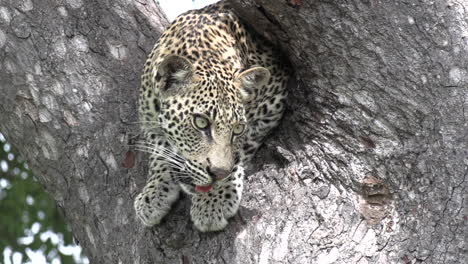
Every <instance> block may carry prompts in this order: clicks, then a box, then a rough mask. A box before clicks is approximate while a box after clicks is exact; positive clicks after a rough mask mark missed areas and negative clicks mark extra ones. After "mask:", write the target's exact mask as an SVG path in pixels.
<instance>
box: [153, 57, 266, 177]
mask: <svg viewBox="0 0 468 264" xmlns="http://www.w3.org/2000/svg"><path fill="white" fill-rule="evenodd" d="M233 75H234V76H233ZM269 78H270V73H269V71H268V70H267V69H265V68H263V67H253V68H251V69H248V70H245V71H243V72H241V73H238V74H224V73H223V72H220V71H219V70H218V71H213V69H200V68H197V69H194V67H193V65H192V64H191V63H190V62H189V61H188V60H187V59H185V58H184V57H181V56H176V55H172V56H169V57H167V58H165V59H164V60H163V61H162V62H161V63H160V64H159V66H158V68H157V71H156V72H155V73H154V80H155V85H157V87H158V88H159V89H156V90H158V91H159V95H158V98H159V102H158V103H157V107H158V108H159V109H158V110H159V111H158V112H159V114H158V121H159V125H160V127H161V128H162V131H163V132H164V135H165V137H166V138H167V139H168V140H169V141H170V143H171V145H173V146H175V147H176V148H177V150H178V152H179V153H180V155H181V156H183V158H184V159H185V168H184V171H183V172H181V173H182V174H183V175H185V176H188V177H189V179H190V183H191V184H192V185H196V186H209V185H212V184H213V183H214V182H215V181H217V180H222V179H225V178H226V177H228V176H229V175H230V174H231V173H232V171H233V170H234V169H235V167H236V166H237V165H238V164H239V162H240V151H241V148H242V146H243V142H244V138H245V135H246V133H255V131H251V130H249V123H248V120H249V118H248V117H247V116H246V114H245V113H246V107H248V102H249V101H250V100H252V99H253V97H255V94H256V90H258V88H259V87H261V86H263V85H264V84H265V83H266V82H267V81H268V79H269Z"/></svg>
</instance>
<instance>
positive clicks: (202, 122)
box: [193, 115, 210, 129]
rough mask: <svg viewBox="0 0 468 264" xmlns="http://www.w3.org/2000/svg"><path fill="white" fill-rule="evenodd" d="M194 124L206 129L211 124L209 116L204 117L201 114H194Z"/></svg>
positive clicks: (198, 127) (196, 126)
mask: <svg viewBox="0 0 468 264" xmlns="http://www.w3.org/2000/svg"><path fill="white" fill-rule="evenodd" d="M193 124H194V126H195V128H197V129H206V128H207V127H209V126H210V121H208V118H206V117H203V116H201V115H194V116H193Z"/></svg>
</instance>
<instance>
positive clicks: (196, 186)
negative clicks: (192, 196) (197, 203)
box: [195, 185, 213, 192]
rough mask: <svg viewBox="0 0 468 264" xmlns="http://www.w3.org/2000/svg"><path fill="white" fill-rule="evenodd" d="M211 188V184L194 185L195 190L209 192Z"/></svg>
mask: <svg viewBox="0 0 468 264" xmlns="http://www.w3.org/2000/svg"><path fill="white" fill-rule="evenodd" d="M212 188H213V185H205V186H200V185H195V191H197V192H209V191H210V190H211V189H212Z"/></svg>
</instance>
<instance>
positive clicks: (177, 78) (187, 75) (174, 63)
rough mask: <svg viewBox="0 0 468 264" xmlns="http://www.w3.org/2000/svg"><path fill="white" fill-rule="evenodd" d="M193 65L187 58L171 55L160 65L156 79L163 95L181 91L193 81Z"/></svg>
mask: <svg viewBox="0 0 468 264" xmlns="http://www.w3.org/2000/svg"><path fill="white" fill-rule="evenodd" d="M192 78H193V66H192V63H190V61H188V60H187V59H186V58H184V57H181V56H177V55H170V56H168V57H166V58H165V59H164V60H163V61H162V62H161V63H160V64H159V66H158V70H157V73H156V76H155V81H156V83H158V86H159V91H160V92H161V93H162V94H163V95H166V96H167V95H173V94H176V93H178V92H180V91H181V90H182V89H183V88H184V87H187V85H188V84H189V83H190V82H191V81H192Z"/></svg>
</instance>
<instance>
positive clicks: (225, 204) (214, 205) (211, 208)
mask: <svg viewBox="0 0 468 264" xmlns="http://www.w3.org/2000/svg"><path fill="white" fill-rule="evenodd" d="M243 182H244V168H243V167H242V166H239V165H238V166H236V167H235V168H234V170H233V173H232V174H231V176H229V178H226V179H224V180H221V181H219V182H217V183H216V184H215V185H214V186H213V189H211V190H210V191H209V192H197V193H195V195H193V196H192V207H191V209H190V215H191V217H192V221H193V223H194V225H195V227H196V228H197V229H198V230H200V231H202V232H207V231H219V230H222V229H224V228H225V227H226V225H227V219H229V218H230V217H233V216H234V215H235V214H236V213H237V210H238V209H239V205H240V201H241V198H242V190H243V184H244V183H243Z"/></svg>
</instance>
